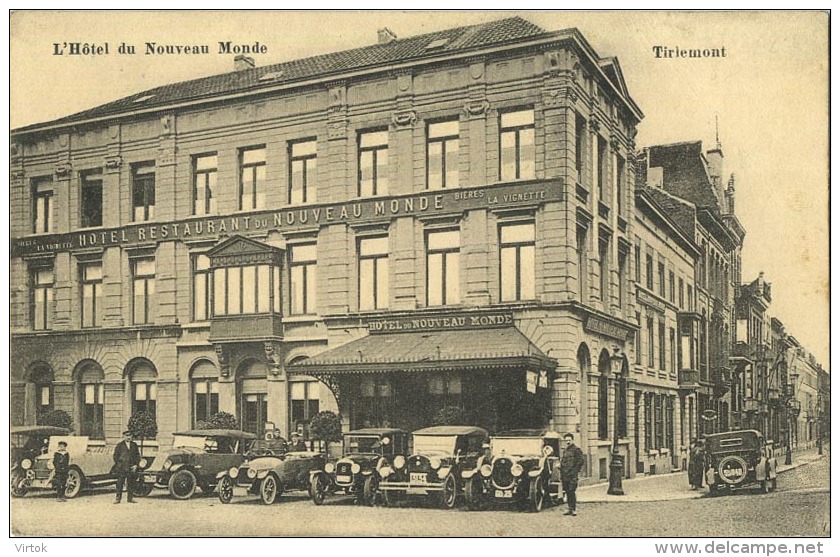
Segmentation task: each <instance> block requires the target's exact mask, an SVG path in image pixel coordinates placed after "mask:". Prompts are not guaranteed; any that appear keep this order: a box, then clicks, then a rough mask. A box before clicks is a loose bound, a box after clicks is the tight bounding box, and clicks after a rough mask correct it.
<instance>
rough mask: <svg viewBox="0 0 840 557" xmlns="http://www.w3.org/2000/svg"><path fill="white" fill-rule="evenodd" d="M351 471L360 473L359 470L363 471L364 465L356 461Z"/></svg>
mask: <svg viewBox="0 0 840 557" xmlns="http://www.w3.org/2000/svg"><path fill="white" fill-rule="evenodd" d="M350 471H351V472H353V473H354V474H358V473H359V472H361V471H362V467H361V466H359V463H358V462H354V463H353V466H351V467H350Z"/></svg>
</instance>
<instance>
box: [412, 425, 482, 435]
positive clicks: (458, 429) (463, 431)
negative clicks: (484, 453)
mask: <svg viewBox="0 0 840 557" xmlns="http://www.w3.org/2000/svg"><path fill="white" fill-rule="evenodd" d="M413 435H484V436H485V437H486V436H487V430H486V429H483V428H480V427H475V426H471V425H436V426H433V427H426V428H423V429H418V430H417V431H415V432H414V433H413Z"/></svg>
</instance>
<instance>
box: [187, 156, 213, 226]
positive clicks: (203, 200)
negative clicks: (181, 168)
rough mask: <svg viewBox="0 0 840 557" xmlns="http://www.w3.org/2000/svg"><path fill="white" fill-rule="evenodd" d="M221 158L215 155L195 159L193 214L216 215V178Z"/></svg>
mask: <svg viewBox="0 0 840 557" xmlns="http://www.w3.org/2000/svg"><path fill="white" fill-rule="evenodd" d="M218 165H219V157H218V156H217V155H216V154H215V153H214V154H210V155H199V156H197V157H194V158H193V175H194V182H193V214H194V215H213V214H215V213H216V178H217V174H218V169H217V167H218Z"/></svg>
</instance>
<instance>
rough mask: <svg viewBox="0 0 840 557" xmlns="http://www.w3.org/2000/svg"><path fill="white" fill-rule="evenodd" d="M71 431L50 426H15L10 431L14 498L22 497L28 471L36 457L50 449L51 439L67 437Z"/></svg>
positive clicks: (11, 480)
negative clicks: (58, 436) (61, 436)
mask: <svg viewBox="0 0 840 557" xmlns="http://www.w3.org/2000/svg"><path fill="white" fill-rule="evenodd" d="M68 433H70V430H69V429H65V428H63V427H55V426H49V425H46V426H45V425H25V426H14V427H12V428H11V430H10V431H9V490H10V493H11V495H12V497H20V496H22V495H23V494H24V493H25V491H24V492H21V491H20V487H21V486H23V480H25V479H26V471H27V470H28V469H30V468H31V467H32V463H33V462H34V461H35V457H37V456H38V455H41V454H44V453H45V452H46V451H47V450H48V448H49V441H50V437H52V436H53V435H67V434H68Z"/></svg>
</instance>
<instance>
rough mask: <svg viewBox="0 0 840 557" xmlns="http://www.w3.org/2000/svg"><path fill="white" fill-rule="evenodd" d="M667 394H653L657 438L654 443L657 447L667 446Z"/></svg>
mask: <svg viewBox="0 0 840 557" xmlns="http://www.w3.org/2000/svg"><path fill="white" fill-rule="evenodd" d="M664 410H665V395H660V394H655V395H653V420H654V422H655V424H656V425H655V432H656V439H655V440H654V443H655V444H656V448H657V449H661V448H662V447H664V446H665V419H664V415H663V414H664Z"/></svg>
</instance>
